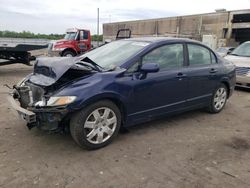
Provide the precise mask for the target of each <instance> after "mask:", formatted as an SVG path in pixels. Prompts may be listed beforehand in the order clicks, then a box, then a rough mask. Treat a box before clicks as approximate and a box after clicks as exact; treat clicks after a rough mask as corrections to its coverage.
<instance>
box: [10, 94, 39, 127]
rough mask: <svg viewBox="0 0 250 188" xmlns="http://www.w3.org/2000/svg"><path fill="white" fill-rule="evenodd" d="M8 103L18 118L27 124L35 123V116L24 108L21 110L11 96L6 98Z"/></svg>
mask: <svg viewBox="0 0 250 188" xmlns="http://www.w3.org/2000/svg"><path fill="white" fill-rule="evenodd" d="M7 99H8V101H9V102H10V104H11V106H12V108H13V109H14V110H15V111H16V112H17V113H18V114H19V116H20V117H21V118H22V119H23V120H25V121H26V122H27V123H35V122H36V114H35V113H34V112H32V111H29V110H27V109H25V108H22V107H21V106H20V104H18V101H16V100H15V99H14V98H13V96H11V95H10V96H8V98H7Z"/></svg>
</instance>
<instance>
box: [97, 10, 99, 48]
mask: <svg viewBox="0 0 250 188" xmlns="http://www.w3.org/2000/svg"><path fill="white" fill-rule="evenodd" d="M97 47H99V8H97Z"/></svg>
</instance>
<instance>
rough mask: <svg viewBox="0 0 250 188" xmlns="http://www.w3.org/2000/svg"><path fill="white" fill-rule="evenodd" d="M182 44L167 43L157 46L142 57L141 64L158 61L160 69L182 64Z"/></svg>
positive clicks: (176, 66)
mask: <svg viewBox="0 0 250 188" xmlns="http://www.w3.org/2000/svg"><path fill="white" fill-rule="evenodd" d="M183 61H184V58H183V45H182V44H168V45H164V46H161V47H158V48H156V49H154V50H152V51H151V52H149V53H148V54H146V55H145V56H144V57H143V58H142V64H145V63H158V64H159V66H160V71H161V70H166V69H171V68H178V67H182V66H183Z"/></svg>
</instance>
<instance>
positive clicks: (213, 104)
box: [208, 83, 228, 114]
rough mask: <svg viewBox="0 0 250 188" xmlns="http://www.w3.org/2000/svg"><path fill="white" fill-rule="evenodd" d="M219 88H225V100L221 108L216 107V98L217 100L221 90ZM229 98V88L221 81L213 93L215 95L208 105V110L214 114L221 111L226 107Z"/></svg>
mask: <svg viewBox="0 0 250 188" xmlns="http://www.w3.org/2000/svg"><path fill="white" fill-rule="evenodd" d="M219 90H223V91H224V92H225V102H224V103H223V105H221V106H220V107H219V108H216V102H215V100H216V97H217V92H219ZM227 98H228V89H227V87H226V85H225V84H223V83H221V84H220V85H219V86H218V87H217V88H216V89H215V91H214V93H213V96H212V98H211V101H210V103H209V106H208V112H210V113H213V114H215V113H219V112H220V111H221V110H223V108H224V107H225V105H226V103H227Z"/></svg>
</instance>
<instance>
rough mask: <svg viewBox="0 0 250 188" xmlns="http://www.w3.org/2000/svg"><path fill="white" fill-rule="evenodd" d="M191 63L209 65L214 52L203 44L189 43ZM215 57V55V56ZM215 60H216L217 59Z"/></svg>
mask: <svg viewBox="0 0 250 188" xmlns="http://www.w3.org/2000/svg"><path fill="white" fill-rule="evenodd" d="M187 46H188V53H189V65H208V64H211V57H212V55H213V54H212V53H211V52H210V50H208V49H207V48H205V47H203V46H199V45H195V44H188V45H187ZM214 58H215V57H214ZM213 61H215V62H216V59H214V60H213Z"/></svg>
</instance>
